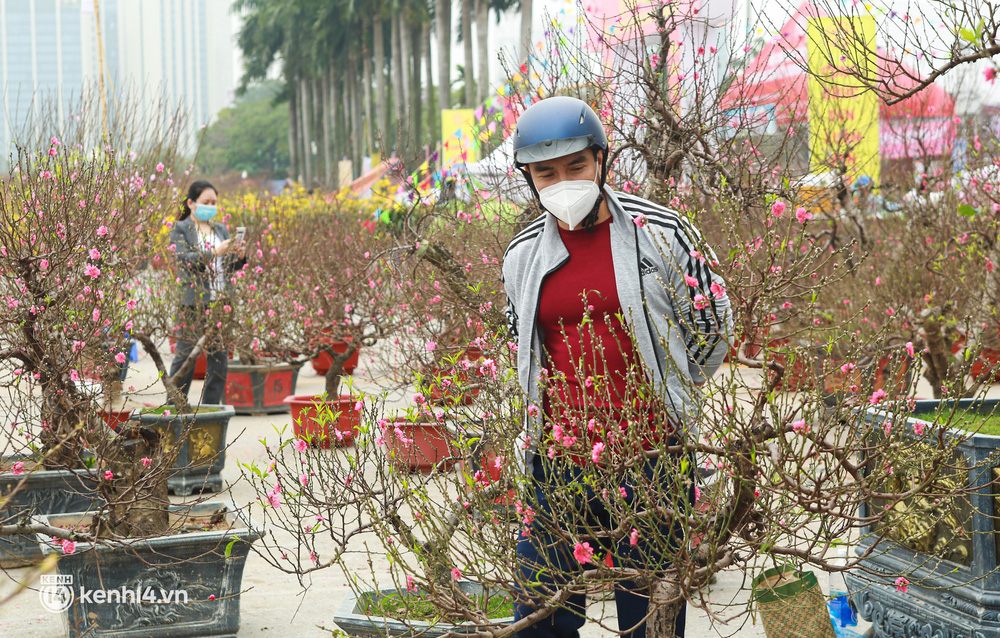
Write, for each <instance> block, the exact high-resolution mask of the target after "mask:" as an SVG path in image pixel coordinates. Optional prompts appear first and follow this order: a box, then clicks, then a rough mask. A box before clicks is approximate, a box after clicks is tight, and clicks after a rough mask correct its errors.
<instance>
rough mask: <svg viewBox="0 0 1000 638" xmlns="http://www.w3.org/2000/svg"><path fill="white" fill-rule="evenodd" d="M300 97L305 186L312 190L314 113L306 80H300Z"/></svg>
mask: <svg viewBox="0 0 1000 638" xmlns="http://www.w3.org/2000/svg"><path fill="white" fill-rule="evenodd" d="M299 96H300V98H301V106H302V110H301V112H300V113H299V115H300V117H299V120H300V121H301V123H302V167H303V172H304V173H305V186H306V188H312V187H313V171H312V129H311V127H310V126H309V124H310V123H311V122H312V113H311V112H310V108H309V83H308V82H307V81H306V80H305V78H300V79H299Z"/></svg>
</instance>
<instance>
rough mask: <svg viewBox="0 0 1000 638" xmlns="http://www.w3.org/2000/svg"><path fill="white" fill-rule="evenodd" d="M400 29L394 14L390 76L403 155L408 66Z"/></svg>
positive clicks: (400, 150) (399, 144) (400, 152)
mask: <svg viewBox="0 0 1000 638" xmlns="http://www.w3.org/2000/svg"><path fill="white" fill-rule="evenodd" d="M399 31H400V29H399V20H398V19H397V18H396V17H395V16H394V17H393V18H392V43H391V44H392V74H391V76H390V77H392V103H393V106H394V107H395V108H394V112H395V114H396V122H395V126H393V130H394V131H395V140H396V144H395V149H396V152H397V153H398V154H400V155H402V153H403V145H404V142H403V140H404V139H405V136H404V134H403V129H404V128H405V126H406V123H405V121H404V116H405V112H406V102H404V101H403V83H404V78H403V75H404V73H403V69H405V68H406V67H405V65H404V64H403V57H404V56H403V47H402V45H401V43H400V38H401V35H400V33H399Z"/></svg>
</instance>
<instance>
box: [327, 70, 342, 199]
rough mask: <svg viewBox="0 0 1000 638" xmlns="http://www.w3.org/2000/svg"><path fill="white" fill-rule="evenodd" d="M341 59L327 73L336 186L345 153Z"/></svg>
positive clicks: (336, 186) (338, 182)
mask: <svg viewBox="0 0 1000 638" xmlns="http://www.w3.org/2000/svg"><path fill="white" fill-rule="evenodd" d="M340 66H341V62H340V60H333V62H332V64H331V65H330V68H329V69H327V74H328V75H329V76H330V110H331V111H332V114H333V121H332V122H330V126H331V128H332V129H333V179H332V180H331V182H332V183H333V187H334V188H340V187H341V184H340V166H339V164H338V162H339V161H340V158H341V157H343V154H344V140H343V138H344V136H343V133H342V132H343V130H344V127H343V126H342V124H341V121H340V117H341V111H343V109H342V108H340V93H341V90H342V89H341V86H340V72H339V69H340Z"/></svg>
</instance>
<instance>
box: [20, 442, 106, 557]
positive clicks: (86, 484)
mask: <svg viewBox="0 0 1000 638" xmlns="http://www.w3.org/2000/svg"><path fill="white" fill-rule="evenodd" d="M17 462H21V463H24V464H25V466H26V468H27V469H20V466H19V467H18V469H17V472H18V473H14V472H13V471H11V470H12V469H13V466H14V464H15V463H17ZM22 483H23V484H22ZM97 484H98V481H97V480H96V477H94V476H92V475H91V474H90V472H89V471H88V470H82V469H81V470H74V471H69V470H37V471H30V464H28V463H27V462H26V461H25V460H24V458H22V457H19V456H5V457H3V459H2V460H0V498H3V497H8V498H10V499H11V500H9V501H8V502H7V505H6V507H4V508H2V509H0V520H6V519H8V518H11V517H15V519H14V520H25V521H27V520H28V519H29V518H30V517H31V516H34V515H38V514H56V513H62V512H84V511H87V510H90V509H93V508H96V507H97V505H98V504H99V503H100V499H99V497H98V496H97ZM18 486H20V487H19V489H17V492H16V493H15V492H14V490H15V488H18ZM11 495H12V496H11ZM41 559H42V550H41V549H39V547H38V543H37V542H36V539H35V536H34V534H32V535H26V536H8V537H0V567H23V566H25V565H33V564H35V563H37V562H38V561H40V560H41Z"/></svg>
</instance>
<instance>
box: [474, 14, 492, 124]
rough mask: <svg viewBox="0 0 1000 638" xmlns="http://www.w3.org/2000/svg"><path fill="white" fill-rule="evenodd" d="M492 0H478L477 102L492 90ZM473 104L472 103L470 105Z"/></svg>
mask: <svg viewBox="0 0 1000 638" xmlns="http://www.w3.org/2000/svg"><path fill="white" fill-rule="evenodd" d="M489 23H490V0H476V40H478V44H479V46H477V47H476V49H477V53H478V54H479V56H478V57H479V61H478V64H477V67H476V73H477V78H478V81H477V82H476V87H477V88H478V89H479V90H478V91H477V92H476V102H475V103H476V104H482V103H483V102H485V101H486V96H487V93H488V92H489V90H490V43H489V41H490V34H489V26H490V25H489ZM470 106H471V105H470Z"/></svg>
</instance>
